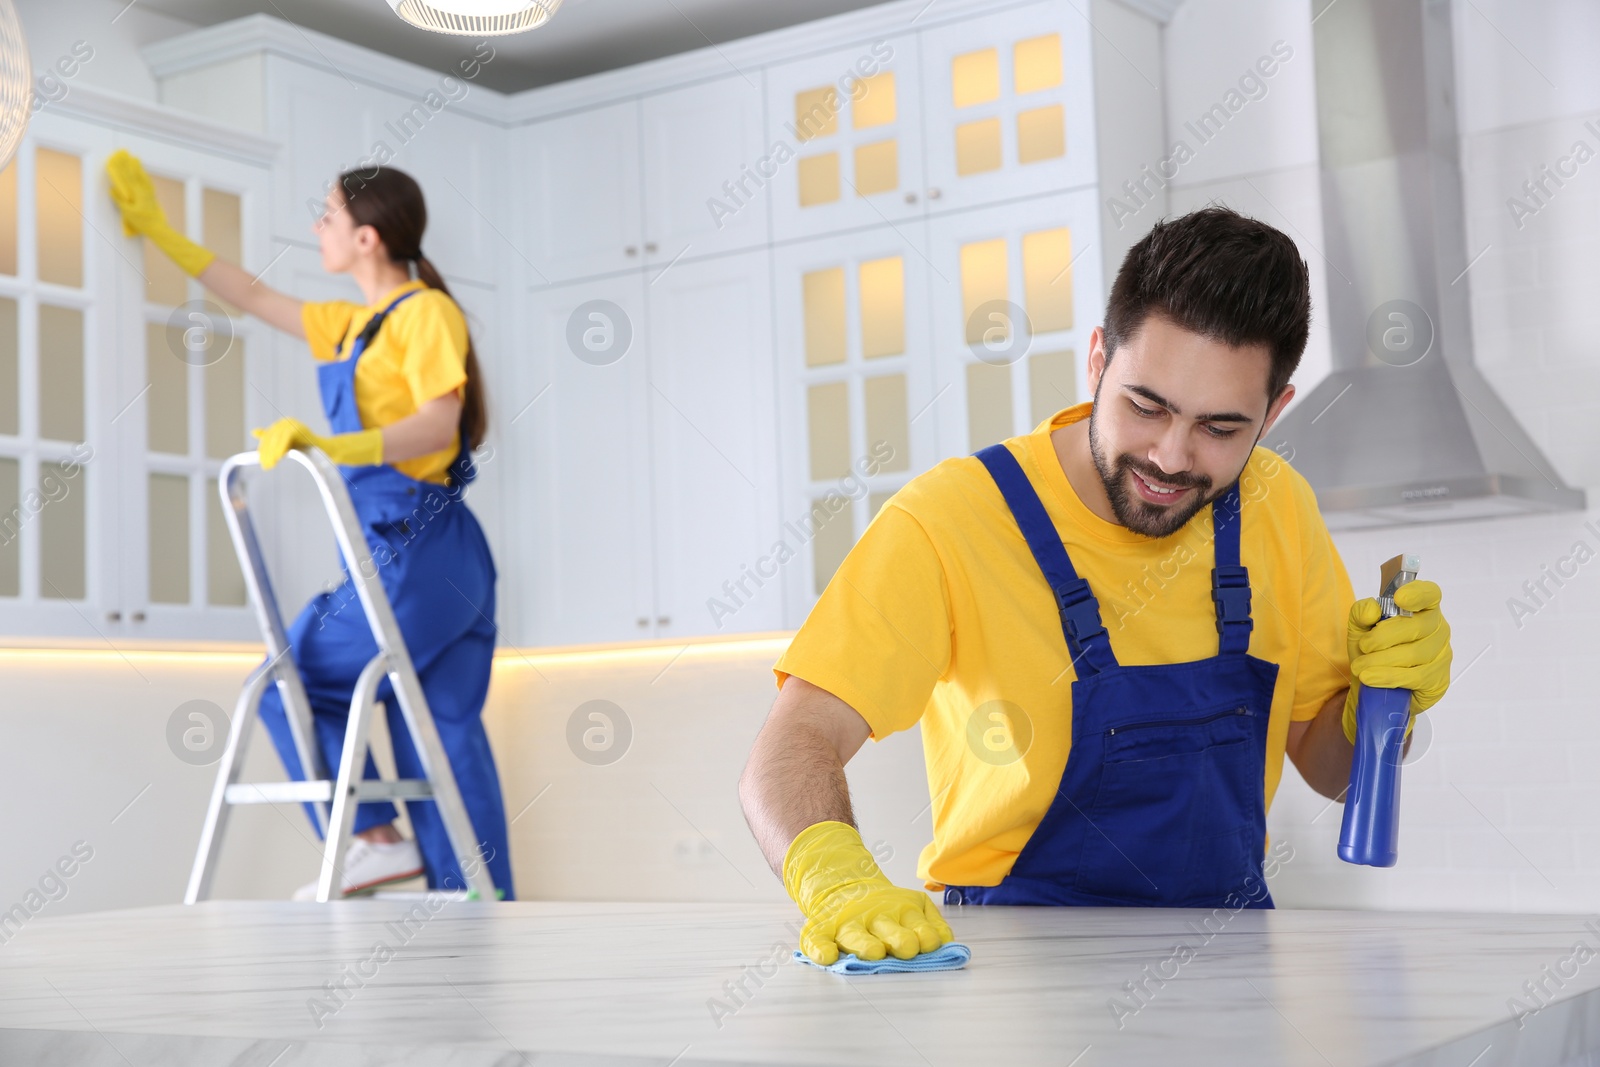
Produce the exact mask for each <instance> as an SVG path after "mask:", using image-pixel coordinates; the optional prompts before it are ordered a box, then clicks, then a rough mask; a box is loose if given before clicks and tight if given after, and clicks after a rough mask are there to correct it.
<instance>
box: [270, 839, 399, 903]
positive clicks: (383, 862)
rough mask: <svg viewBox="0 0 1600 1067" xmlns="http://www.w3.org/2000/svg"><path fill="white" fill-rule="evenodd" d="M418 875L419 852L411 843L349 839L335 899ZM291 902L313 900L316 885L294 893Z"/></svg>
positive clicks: (309, 883) (304, 886)
mask: <svg viewBox="0 0 1600 1067" xmlns="http://www.w3.org/2000/svg"><path fill="white" fill-rule="evenodd" d="M421 874H422V853H421V852H418V851H417V843H416V842H415V841H409V840H407V841H396V842H395V843H394V844H392V845H378V844H373V843H372V842H371V841H368V840H367V839H366V838H364V837H353V838H351V839H350V847H349V848H347V849H345V853H344V884H343V886H341V887H340V891H336V892H335V896H336V897H337V896H347V897H348V896H351V895H353V894H356V893H364V892H369V891H371V890H373V889H376V888H377V887H379V886H381V885H388V884H390V883H391V882H404V881H406V880H407V879H410V878H416V877H418V876H420V875H421ZM294 899H295V900H316V899H317V883H316V882H315V881H311V882H307V883H306V884H305V885H303V886H301V887H300V888H299V889H296V890H295V891H294Z"/></svg>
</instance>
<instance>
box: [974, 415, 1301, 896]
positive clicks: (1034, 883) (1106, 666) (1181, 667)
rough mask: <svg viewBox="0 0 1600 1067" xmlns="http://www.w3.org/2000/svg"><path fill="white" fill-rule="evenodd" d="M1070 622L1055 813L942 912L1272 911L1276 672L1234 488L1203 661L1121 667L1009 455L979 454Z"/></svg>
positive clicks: (1218, 522) (1064, 623)
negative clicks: (1011, 907)
mask: <svg viewBox="0 0 1600 1067" xmlns="http://www.w3.org/2000/svg"><path fill="white" fill-rule="evenodd" d="M978 458H979V459H980V460H982V461H983V464H984V466H986V467H987V468H988V469H989V473H990V475H992V476H993V478H994V480H995V482H996V484H997V485H999V487H1000V493H1001V495H1002V496H1003V497H1004V498H1005V501H1006V503H1007V505H1009V507H1010V509H1011V513H1012V515H1013V516H1014V517H1015V519H1016V522H1017V525H1018V526H1019V527H1020V528H1021V530H1022V536H1023V538H1024V539H1025V540H1026V541H1027V543H1028V547H1029V549H1030V550H1032V552H1033V556H1034V559H1035V560H1036V561H1037V562H1038V564H1039V569H1040V570H1041V571H1043V572H1044V577H1045V579H1046V581H1048V582H1049V584H1050V588H1051V590H1052V591H1053V593H1054V599H1055V601H1056V603H1057V605H1058V606H1059V607H1060V611H1061V628H1062V631H1063V632H1064V634H1065V635H1066V641H1067V651H1068V652H1069V654H1070V655H1071V656H1072V662H1073V664H1075V665H1076V671H1077V678H1076V680H1074V681H1073V683H1072V710H1071V714H1072V748H1071V750H1070V751H1069V752H1068V754H1067V764H1066V768H1065V769H1064V770H1063V771H1062V774H1061V784H1060V786H1058V787H1057V789H1056V795H1055V798H1054V800H1052V802H1051V804H1050V808H1049V810H1048V811H1046V812H1045V815H1044V818H1043V820H1041V821H1040V823H1039V826H1038V828H1037V829H1035V830H1034V832H1033V835H1032V836H1031V837H1030V838H1029V839H1028V841H1027V843H1026V844H1025V845H1024V846H1023V848H1022V851H1021V852H1020V853H1018V855H1017V858H1016V862H1015V864H1014V865H1013V866H1012V868H1011V871H1010V873H1009V874H1007V875H1006V876H1005V878H1004V879H1002V880H1001V882H1000V884H999V885H997V886H947V887H946V889H945V897H944V899H945V902H946V903H947V904H963V903H965V904H1075V905H1085V906H1091V907H1094V906H1100V907H1104V906H1110V905H1134V906H1144V907H1175V908H1197V907H1207V908H1209V907H1220V906H1225V905H1226V906H1230V907H1232V908H1235V909H1236V908H1238V907H1239V902H1240V901H1241V900H1242V901H1244V906H1247V907H1258V908H1270V907H1272V897H1271V894H1270V893H1268V892H1267V887H1266V881H1265V879H1264V878H1263V877H1262V872H1261V867H1262V860H1263V854H1264V852H1265V849H1266V832H1267V817H1266V796H1265V790H1266V783H1265V775H1264V766H1265V759H1266V747H1267V723H1268V721H1269V718H1270V715H1271V711H1272V688H1273V684H1274V683H1275V682H1276V681H1277V677H1278V665H1277V664H1276V663H1269V662H1267V661H1265V660H1261V659H1256V658H1255V657H1253V656H1251V655H1249V654H1248V649H1249V646H1250V629H1251V626H1252V623H1251V621H1250V579H1249V573H1248V571H1247V570H1246V569H1245V568H1244V567H1241V566H1240V565H1239V487H1238V485H1237V483H1235V484H1234V485H1233V486H1231V487H1229V489H1228V491H1227V492H1226V493H1224V494H1223V495H1222V496H1221V497H1219V498H1218V499H1217V500H1216V501H1215V502H1214V503H1213V504H1212V516H1213V520H1214V524H1215V529H1216V537H1215V540H1214V542H1213V544H1214V546H1215V553H1216V560H1215V563H1216V565H1215V567H1214V569H1213V570H1212V572H1211V582H1212V591H1211V597H1212V600H1213V601H1215V604H1216V612H1217V632H1218V638H1219V639H1218V645H1219V646H1220V647H1219V650H1218V653H1217V655H1216V656H1213V657H1212V658H1210V659H1201V660H1193V661H1191V662H1188V663H1161V664H1152V665H1149V666H1131V667H1124V666H1122V665H1121V664H1119V663H1118V662H1117V659H1116V656H1115V655H1113V654H1112V651H1111V637H1110V635H1109V634H1108V633H1107V632H1106V629H1105V627H1104V626H1103V625H1101V621H1100V606H1099V604H1098V603H1097V602H1096V601H1095V598H1094V595H1093V594H1092V593H1091V592H1090V591H1089V583H1088V582H1086V581H1084V580H1083V579H1082V578H1079V577H1078V575H1077V572H1076V571H1074V570H1073V567H1072V561H1071V559H1070V558H1069V557H1068V555H1067V550H1066V547H1065V546H1064V545H1063V544H1062V543H1061V536H1060V534H1059V533H1057V532H1056V528H1055V526H1054V524H1053V523H1051V521H1050V516H1049V515H1048V514H1047V513H1046V511H1045V508H1044V504H1043V503H1042V502H1040V500H1039V497H1038V494H1037V493H1035V492H1034V490H1033V487H1032V486H1031V485H1030V484H1029V483H1028V477H1027V475H1026V474H1024V473H1023V470H1022V467H1021V465H1020V464H1018V462H1017V460H1016V457H1015V456H1014V455H1012V453H1011V451H1010V450H1009V449H1007V448H1006V447H1005V446H1004V445H994V446H992V447H990V448H986V449H984V450H983V451H981V452H979V453H978Z"/></svg>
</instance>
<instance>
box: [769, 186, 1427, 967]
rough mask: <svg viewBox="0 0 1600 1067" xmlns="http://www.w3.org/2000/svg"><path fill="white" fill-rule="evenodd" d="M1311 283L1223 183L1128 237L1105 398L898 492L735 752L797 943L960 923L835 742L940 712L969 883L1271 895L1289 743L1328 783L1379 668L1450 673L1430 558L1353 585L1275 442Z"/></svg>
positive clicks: (854, 944) (1045, 891) (1040, 893)
mask: <svg viewBox="0 0 1600 1067" xmlns="http://www.w3.org/2000/svg"><path fill="white" fill-rule="evenodd" d="M1309 323H1310V287H1309V281H1308V278H1307V272H1306V267H1305V263H1304V261H1303V260H1302V259H1301V258H1300V256H1299V254H1298V252H1297V251H1296V249H1295V246H1294V244H1293V242H1292V241H1290V240H1289V238H1288V237H1286V236H1285V235H1284V234H1282V233H1281V232H1279V231H1277V230H1275V229H1273V228H1272V227H1270V226H1267V225H1265V224H1263V223H1260V222H1258V221H1255V220H1252V219H1248V218H1244V217H1242V216H1240V215H1237V214H1235V213H1234V212H1232V211H1229V210H1227V209H1225V208H1207V209H1205V210H1202V211H1198V212H1195V213H1193V214H1190V215H1186V216H1183V217H1181V218H1177V219H1173V220H1167V221H1163V222H1161V223H1158V224H1157V225H1156V227H1155V228H1154V229H1153V230H1152V231H1151V232H1150V233H1149V234H1148V235H1147V236H1146V237H1145V238H1144V239H1143V240H1141V241H1140V242H1139V243H1138V244H1136V245H1135V246H1134V247H1133V248H1132V249H1131V250H1130V251H1129V253H1128V255H1127V257H1126V259H1125V260H1124V262H1123V265H1122V268H1121V270H1120V271H1119V272H1118V275H1117V279H1116V282H1115V284H1114V286H1113V287H1112V292H1111V297H1110V300H1109V302H1108V306H1107V310H1106V319H1105V325H1104V326H1102V327H1097V328H1096V329H1095V330H1094V332H1093V335H1092V337H1091V340H1090V352H1089V361H1088V371H1089V382H1090V385H1091V388H1092V389H1093V392H1094V401H1093V403H1092V404H1080V405H1077V406H1075V407H1070V408H1067V409H1065V410H1063V411H1060V412H1058V413H1057V414H1055V415H1054V416H1053V417H1051V418H1050V419H1049V420H1047V421H1045V422H1044V423H1042V424H1041V425H1040V426H1039V427H1038V428H1037V429H1035V430H1034V431H1033V432H1032V433H1030V434H1027V435H1024V436H1022V437H1016V438H1012V439H1010V440H1008V441H1005V442H1003V443H1002V444H999V445H995V446H992V447H991V448H988V449H985V450H983V451H982V452H980V453H979V454H978V455H977V456H973V457H963V458H959V459H951V460H946V461H945V462H943V463H940V464H939V465H937V466H936V467H934V468H933V469H932V470H930V471H927V472H926V473H924V474H922V475H920V476H919V477H917V478H915V479H913V480H912V481H911V482H910V484H908V485H907V486H906V487H905V488H904V489H902V490H901V491H900V492H899V493H897V494H896V495H895V496H894V497H893V498H892V499H891V500H890V501H889V502H888V503H886V504H885V505H884V506H883V508H882V509H881V510H880V512H879V513H878V515H877V516H876V517H875V518H874V519H873V521H872V523H871V524H870V525H869V526H868V528H867V530H866V532H865V533H864V534H863V535H862V537H861V540H860V541H859V542H858V543H857V544H856V546H855V547H854V548H853V549H852V551H851V552H850V554H849V556H848V557H847V558H846V559H845V561H844V563H843V564H842V565H841V566H840V568H839V570H838V572H837V573H836V574H835V575H834V577H833V578H832V580H831V581H830V582H829V584H828V587H827V589H826V590H825V591H824V592H823V594H822V597H821V598H820V599H819V600H818V602H817V604H816V607H815V608H814V609H813V610H812V612H811V615H810V617H809V618H808V619H807V620H806V622H805V625H804V626H803V627H802V628H801V629H800V631H799V633H797V634H796V635H795V637H794V640H793V641H792V642H791V643H790V646H789V648H788V650H787V651H786V652H785V653H784V654H783V656H782V657H781V658H780V659H779V661H778V663H777V665H776V667H775V668H774V671H775V673H776V675H777V679H778V685H779V687H780V690H779V695H778V699H777V701H776V702H775V703H774V705H773V709H772V713H771V715H770V716H769V718H768V720H767V723H766V724H765V725H764V727H763V728H762V731H761V734H760V736H759V737H758V739H757V741H756V744H755V747H754V749H753V751H752V753H751V756H750V761H749V764H748V766H747V767H746V769H745V773H744V776H743V778H742V779H741V782H740V795H741V799H742V801H743V804H744V809H745V813H746V817H747V818H748V820H749V822H750V825H751V827H752V829H753V831H754V832H755V835H756V837H757V839H758V841H759V842H760V844H761V846H762V848H763V851H764V852H765V854H766V856H767V858H768V861H769V862H770V863H771V864H772V865H773V868H774V870H775V871H776V872H777V873H779V875H780V876H781V877H782V878H783V881H784V885H785V888H786V889H788V891H789V893H790V895H791V896H792V897H793V898H794V900H795V901H796V903H797V904H799V906H800V908H801V910H802V911H803V912H804V913H805V915H806V919H807V922H806V925H805V928H804V932H803V933H802V937H801V946H800V947H801V948H802V950H804V951H805V953H806V954H807V955H808V956H810V957H811V958H812V959H813V960H816V961H817V962H819V963H823V964H829V963H832V962H834V961H835V960H836V959H837V957H838V955H839V954H840V953H841V952H853V953H855V954H856V955H857V956H858V957H860V958H862V959H868V960H872V959H882V958H883V957H884V955H885V954H886V953H889V954H893V955H894V956H897V957H899V958H901V959H907V958H910V957H912V956H915V955H916V954H918V953H919V952H928V951H931V950H933V949H935V948H937V947H938V946H939V945H940V944H942V943H943V942H945V941H948V940H950V939H951V937H952V934H951V931H950V929H949V927H948V926H947V925H946V924H945V923H944V921H943V918H942V917H941V915H940V914H939V911H938V909H937V908H936V907H935V906H934V904H933V901H932V900H930V899H929V898H928V897H927V895H926V894H925V893H923V892H921V891H918V890H911V889H903V888H899V887H896V886H894V885H893V884H892V883H890V882H889V881H888V880H887V879H886V878H884V876H883V874H882V872H881V871H879V869H878V867H877V865H876V864H875V863H874V862H873V859H872V856H871V853H870V852H868V851H866V849H865V848H864V846H863V845H862V844H861V839H860V835H859V834H858V833H857V832H856V830H855V827H854V825H853V822H852V817H851V812H850V801H849V792H848V788H847V786H846V782H845V777H844V769H843V768H844V764H845V763H846V762H847V761H848V760H849V759H850V758H851V756H853V755H854V754H855V752H856V751H857V750H858V749H859V748H860V746H861V744H862V743H863V742H864V741H865V740H866V739H867V737H869V736H870V737H874V738H878V739H881V738H883V737H885V736H887V735H889V734H891V733H893V732H895V731H897V730H904V729H908V728H909V727H911V726H912V725H914V724H917V723H920V724H921V726H922V736H923V747H924V753H925V757H926V763H927V772H928V784H929V792H930V795H931V796H932V798H933V809H932V810H933V822H934V832H933V840H932V841H931V842H930V843H929V844H928V845H927V847H926V848H924V849H923V852H922V855H921V859H920V863H919V867H918V873H919V874H920V875H921V876H922V878H923V879H924V881H925V886H926V888H928V889H935V890H938V889H943V890H944V892H945V900H946V902H947V903H974V904H983V903H990V904H1057V905H1101V906H1104V905H1145V906H1169V907H1198V906H1204V907H1215V906H1219V905H1221V904H1223V903H1227V904H1228V905H1229V906H1230V907H1234V908H1237V907H1239V906H1252V907H1270V906H1271V897H1270V895H1269V894H1268V893H1267V889H1266V885H1265V882H1264V880H1263V877H1262V860H1263V855H1264V852H1265V844H1266V842H1265V834H1266V810H1267V806H1268V805H1269V804H1270V803H1271V800H1272V796H1273V794H1274V793H1275V791H1276V790H1277V786H1278V782H1279V778H1280V775H1281V773H1282V768H1283V757H1284V755H1285V753H1287V754H1288V756H1289V758H1290V759H1291V760H1292V761H1293V762H1294V764H1295V766H1296V768H1297V769H1298V770H1299V771H1300V773H1301V775H1302V776H1304V778H1305V779H1306V781H1307V782H1308V783H1310V784H1311V785H1312V787H1313V788H1315V789H1317V790H1318V791H1319V792H1321V793H1322V794H1324V795H1326V796H1329V797H1334V798H1337V797H1339V796H1340V794H1341V793H1342V792H1343V790H1344V787H1345V785H1346V783H1347V781H1348V778H1349V771H1350V762H1351V755H1352V744H1351V742H1352V740H1353V736H1354V726H1353V721H1354V706H1355V694H1356V691H1357V689H1358V685H1357V684H1356V683H1361V684H1366V685H1373V686H1386V687H1395V688H1404V689H1408V690H1411V691H1412V694H1413V695H1412V700H1411V711H1412V714H1413V716H1414V715H1415V714H1416V713H1417V712H1420V711H1422V710H1424V709H1426V708H1428V707H1430V706H1431V705H1432V704H1434V703H1436V702H1437V701H1438V699H1439V698H1440V697H1441V696H1442V695H1443V693H1444V691H1445V688H1446V687H1447V686H1448V684H1449V663H1450V644H1449V633H1450V631H1449V626H1448V624H1446V623H1445V621H1444V619H1443V617H1442V615H1441V614H1440V612H1439V587H1438V586H1437V585H1435V584H1433V583H1431V582H1412V583H1410V584H1409V585H1407V586H1404V587H1402V590H1401V592H1400V594H1399V595H1397V597H1396V600H1397V601H1398V602H1399V604H1400V606H1401V607H1403V608H1406V609H1408V610H1410V611H1413V612H1414V614H1413V615H1411V616H1409V617H1397V618H1392V619H1387V620H1384V621H1382V622H1381V623H1379V609H1378V605H1377V602H1376V601H1375V600H1370V599H1369V600H1362V601H1356V600H1355V598H1354V595H1353V593H1352V591H1351V586H1350V580H1349V577H1348V576H1347V575H1346V573H1345V569H1344V565H1343V563H1342V562H1341V561H1340V559H1339V555H1338V552H1337V550H1336V549H1335V548H1334V545H1333V542H1332V540H1331V538H1330V537H1329V535H1328V531H1327V527H1326V526H1325V524H1324V523H1323V521H1322V518H1321V515H1320V513H1319V512H1318V509H1317V504H1316V499H1315V497H1314V495H1313V494H1312V491H1311V489H1310V487H1309V486H1308V485H1307V484H1306V482H1305V479H1304V478H1302V477H1301V476H1300V475H1299V474H1297V473H1296V472H1295V471H1294V470H1293V469H1292V468H1291V467H1290V466H1289V465H1288V464H1287V463H1286V462H1284V461H1283V460H1282V459H1280V458H1279V457H1278V456H1276V455H1275V454H1274V453H1272V452H1271V451H1269V450H1267V449H1264V448H1260V447H1258V445H1257V442H1259V441H1260V439H1261V436H1262V434H1264V433H1265V432H1266V431H1267V430H1268V429H1269V428H1270V427H1271V426H1272V424H1273V422H1274V421H1275V420H1276V418H1277V417H1278V415H1279V413H1280V412H1282V410H1283V408H1284V406H1285V405H1286V404H1287V403H1288V402H1289V400H1290V399H1291V398H1292V397H1293V395H1294V387H1293V386H1291V385H1289V378H1290V376H1291V375H1292V374H1293V372H1294V369H1295V367H1296V365H1297V364H1298V362H1299V359H1300V355H1301V353H1302V352H1303V350H1304V348H1305V342H1306V337H1307V334H1308V332H1309Z"/></svg>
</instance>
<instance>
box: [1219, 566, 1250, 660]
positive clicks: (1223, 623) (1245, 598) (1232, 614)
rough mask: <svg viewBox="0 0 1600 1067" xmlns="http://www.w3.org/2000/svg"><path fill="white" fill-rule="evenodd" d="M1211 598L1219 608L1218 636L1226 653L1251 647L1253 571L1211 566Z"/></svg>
mask: <svg viewBox="0 0 1600 1067" xmlns="http://www.w3.org/2000/svg"><path fill="white" fill-rule="evenodd" d="M1211 599H1212V601H1213V602H1214V603H1215V604H1216V609H1217V635H1218V637H1219V638H1220V639H1221V645H1222V648H1221V650H1222V651H1223V652H1243V651H1244V650H1245V649H1247V648H1248V647H1249V646H1250V631H1251V630H1252V629H1254V628H1255V621H1254V620H1253V619H1251V617H1250V570H1249V568H1248V567H1240V566H1233V567H1229V566H1221V567H1213V568H1212V569H1211Z"/></svg>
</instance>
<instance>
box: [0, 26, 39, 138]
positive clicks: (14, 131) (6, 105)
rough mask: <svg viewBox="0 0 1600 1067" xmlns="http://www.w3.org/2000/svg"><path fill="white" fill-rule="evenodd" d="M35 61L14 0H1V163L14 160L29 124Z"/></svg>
mask: <svg viewBox="0 0 1600 1067" xmlns="http://www.w3.org/2000/svg"><path fill="white" fill-rule="evenodd" d="M32 97H33V63H32V61H31V60H29V58H28V42H27V41H25V40H23V37H22V23H21V22H20V21H18V19H17V9H16V8H15V7H14V6H13V5H12V3H11V0H0V167H4V166H5V165H6V164H8V163H10V162H11V157H12V156H13V155H15V154H16V151H17V145H18V144H19V143H20V142H21V141H22V134H23V132H24V131H25V130H27V128H28V116H29V115H30V114H31V113H32V111H31V108H30V105H31V103H32Z"/></svg>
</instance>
